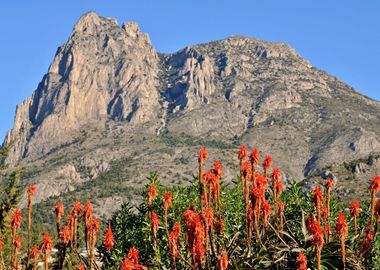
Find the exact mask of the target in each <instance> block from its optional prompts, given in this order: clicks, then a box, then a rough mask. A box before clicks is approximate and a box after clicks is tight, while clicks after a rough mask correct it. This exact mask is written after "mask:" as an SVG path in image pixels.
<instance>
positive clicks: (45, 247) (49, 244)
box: [40, 232, 53, 269]
mask: <svg viewBox="0 0 380 270" xmlns="http://www.w3.org/2000/svg"><path fill="white" fill-rule="evenodd" d="M42 240H43V242H42V245H41V248H40V249H41V251H42V252H44V254H45V269H49V255H50V252H51V250H52V249H53V241H52V240H51V238H50V234H49V233H48V232H46V233H45V235H44V237H43V239H42Z"/></svg>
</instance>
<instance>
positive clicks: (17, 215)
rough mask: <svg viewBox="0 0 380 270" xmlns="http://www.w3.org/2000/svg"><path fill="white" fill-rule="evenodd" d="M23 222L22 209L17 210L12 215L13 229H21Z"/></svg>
mask: <svg viewBox="0 0 380 270" xmlns="http://www.w3.org/2000/svg"><path fill="white" fill-rule="evenodd" d="M21 221H22V216H21V212H20V209H19V208H16V209H15V211H14V212H13V215H12V219H11V228H12V229H15V230H17V229H20V227H21Z"/></svg>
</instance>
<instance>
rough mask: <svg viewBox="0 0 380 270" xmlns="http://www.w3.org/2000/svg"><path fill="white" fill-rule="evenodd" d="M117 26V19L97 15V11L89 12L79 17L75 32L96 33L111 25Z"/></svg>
mask: <svg viewBox="0 0 380 270" xmlns="http://www.w3.org/2000/svg"><path fill="white" fill-rule="evenodd" d="M115 26H117V20H116V19H113V18H105V17H101V16H99V15H97V14H96V13H95V12H93V11H91V12H87V13H85V14H84V15H82V17H80V18H79V20H78V22H77V23H76V24H75V26H74V29H73V34H74V33H88V34H96V33H98V32H100V31H102V30H105V29H107V28H109V27H115Z"/></svg>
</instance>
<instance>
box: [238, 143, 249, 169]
mask: <svg viewBox="0 0 380 270" xmlns="http://www.w3.org/2000/svg"><path fill="white" fill-rule="evenodd" d="M247 156H248V150H247V148H245V146H244V145H242V146H240V148H239V153H238V159H239V161H240V164H243V162H244V161H245V160H246V159H247Z"/></svg>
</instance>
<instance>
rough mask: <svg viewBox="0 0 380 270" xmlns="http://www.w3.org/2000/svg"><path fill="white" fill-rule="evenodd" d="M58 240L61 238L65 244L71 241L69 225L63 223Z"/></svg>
mask: <svg viewBox="0 0 380 270" xmlns="http://www.w3.org/2000/svg"><path fill="white" fill-rule="evenodd" d="M58 238H59V240H61V241H62V242H63V243H64V244H65V245H67V244H68V243H69V242H70V241H71V230H70V228H69V226H67V225H65V226H63V228H62V229H61V231H60V232H59V237H58Z"/></svg>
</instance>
